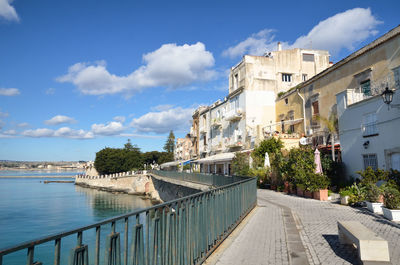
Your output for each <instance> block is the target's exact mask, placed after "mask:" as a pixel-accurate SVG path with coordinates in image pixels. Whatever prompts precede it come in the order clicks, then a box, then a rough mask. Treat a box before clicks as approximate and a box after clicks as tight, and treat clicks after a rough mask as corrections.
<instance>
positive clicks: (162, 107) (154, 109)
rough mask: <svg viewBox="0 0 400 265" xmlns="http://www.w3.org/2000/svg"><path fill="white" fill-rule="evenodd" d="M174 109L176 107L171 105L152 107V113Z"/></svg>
mask: <svg viewBox="0 0 400 265" xmlns="http://www.w3.org/2000/svg"><path fill="white" fill-rule="evenodd" d="M173 107H174V105H171V104H164V105H158V106H155V107H151V110H152V111H165V110H169V109H172V108H173Z"/></svg>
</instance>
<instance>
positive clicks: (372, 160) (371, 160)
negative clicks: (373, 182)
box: [363, 154, 378, 170]
mask: <svg viewBox="0 0 400 265" xmlns="http://www.w3.org/2000/svg"><path fill="white" fill-rule="evenodd" d="M363 160H364V169H367V167H372V169H373V170H377V168H378V158H377V157H376V154H366V155H363Z"/></svg>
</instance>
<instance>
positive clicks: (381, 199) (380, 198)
mask: <svg viewBox="0 0 400 265" xmlns="http://www.w3.org/2000/svg"><path fill="white" fill-rule="evenodd" d="M378 202H381V203H383V195H382V194H381V195H379V199H378Z"/></svg>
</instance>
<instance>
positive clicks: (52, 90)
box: [45, 87, 56, 95]
mask: <svg viewBox="0 0 400 265" xmlns="http://www.w3.org/2000/svg"><path fill="white" fill-rule="evenodd" d="M45 93H46V95H54V93H56V89H55V88H52V87H50V88H48V89H47V90H46V92H45Z"/></svg>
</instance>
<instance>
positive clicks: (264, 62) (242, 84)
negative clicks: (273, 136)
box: [192, 45, 330, 174]
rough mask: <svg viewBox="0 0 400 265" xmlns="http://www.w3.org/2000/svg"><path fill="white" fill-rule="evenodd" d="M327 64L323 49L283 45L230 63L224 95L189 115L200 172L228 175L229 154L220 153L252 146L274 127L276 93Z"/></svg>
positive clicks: (311, 74)
mask: <svg viewBox="0 0 400 265" xmlns="http://www.w3.org/2000/svg"><path fill="white" fill-rule="evenodd" d="M329 65H330V64H329V53H328V52H327V51H318V50H307V49H291V50H282V49H281V47H280V45H278V50H277V51H275V52H271V53H268V54H266V55H265V56H250V55H246V56H244V57H243V59H242V61H241V62H240V63H239V64H238V65H236V66H235V67H232V68H231V72H230V75H229V94H228V95H227V96H226V97H225V98H224V99H223V100H217V101H216V102H215V103H213V104H212V105H210V106H208V107H201V108H199V109H198V110H196V111H195V114H194V115H193V126H192V128H193V130H194V129H195V128H198V132H194V134H196V133H197V135H198V149H197V150H198V157H199V158H202V160H199V161H198V163H199V164H201V165H202V167H201V168H202V172H207V173H223V174H229V172H230V163H229V161H230V160H231V159H232V157H233V155H229V157H228V156H226V155H224V156H222V155H221V154H226V153H232V154H233V152H238V151H245V150H251V149H253V148H254V147H255V146H256V145H257V144H258V143H259V142H260V141H261V140H263V139H264V138H265V137H266V136H267V134H266V133H271V132H274V131H275V123H276V122H275V100H276V97H277V94H278V93H280V92H283V91H286V90H287V89H289V88H290V87H293V86H295V85H297V84H299V83H301V82H302V81H304V80H307V79H308V78H310V77H312V76H314V75H315V74H317V73H319V72H321V71H323V70H324V69H326V68H328V67H329ZM197 117H198V120H197ZM266 125H268V126H269V127H268V126H266ZM263 128H264V130H263ZM267 128H269V130H267ZM204 158H206V159H204ZM228 160H229V161H228Z"/></svg>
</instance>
